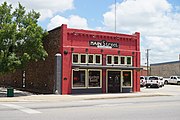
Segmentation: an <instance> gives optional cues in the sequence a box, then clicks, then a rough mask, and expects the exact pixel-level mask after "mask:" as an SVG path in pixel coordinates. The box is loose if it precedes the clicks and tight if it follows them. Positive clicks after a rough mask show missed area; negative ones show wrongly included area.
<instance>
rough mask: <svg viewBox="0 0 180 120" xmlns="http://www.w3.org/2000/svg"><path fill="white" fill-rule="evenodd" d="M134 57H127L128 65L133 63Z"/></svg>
mask: <svg viewBox="0 0 180 120" xmlns="http://www.w3.org/2000/svg"><path fill="white" fill-rule="evenodd" d="M131 58H132V57H127V65H131V64H132V59H131Z"/></svg>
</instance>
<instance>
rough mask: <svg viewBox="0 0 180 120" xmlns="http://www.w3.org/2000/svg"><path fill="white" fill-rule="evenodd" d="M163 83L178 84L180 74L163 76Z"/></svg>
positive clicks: (179, 82) (179, 83)
mask: <svg viewBox="0 0 180 120" xmlns="http://www.w3.org/2000/svg"><path fill="white" fill-rule="evenodd" d="M164 83H165V84H178V85H180V76H171V77H170V78H164Z"/></svg>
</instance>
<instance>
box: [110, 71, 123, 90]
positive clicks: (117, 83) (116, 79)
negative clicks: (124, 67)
mask: <svg viewBox="0 0 180 120" xmlns="http://www.w3.org/2000/svg"><path fill="white" fill-rule="evenodd" d="M120 78H121V71H108V72H107V79H108V93H119V92H121V80H120Z"/></svg>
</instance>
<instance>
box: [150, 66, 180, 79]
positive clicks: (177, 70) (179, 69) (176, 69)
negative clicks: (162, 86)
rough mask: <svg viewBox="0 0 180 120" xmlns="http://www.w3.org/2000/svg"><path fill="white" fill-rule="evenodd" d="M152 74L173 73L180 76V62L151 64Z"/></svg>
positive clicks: (164, 75)
mask: <svg viewBox="0 0 180 120" xmlns="http://www.w3.org/2000/svg"><path fill="white" fill-rule="evenodd" d="M151 75H157V76H162V77H170V76H173V75H178V76H180V62H177V63H167V64H159V65H151Z"/></svg>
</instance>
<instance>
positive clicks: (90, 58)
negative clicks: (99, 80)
mask: <svg viewBox="0 0 180 120" xmlns="http://www.w3.org/2000/svg"><path fill="white" fill-rule="evenodd" d="M88 63H90V64H93V63H94V55H88Z"/></svg>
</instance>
